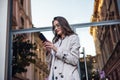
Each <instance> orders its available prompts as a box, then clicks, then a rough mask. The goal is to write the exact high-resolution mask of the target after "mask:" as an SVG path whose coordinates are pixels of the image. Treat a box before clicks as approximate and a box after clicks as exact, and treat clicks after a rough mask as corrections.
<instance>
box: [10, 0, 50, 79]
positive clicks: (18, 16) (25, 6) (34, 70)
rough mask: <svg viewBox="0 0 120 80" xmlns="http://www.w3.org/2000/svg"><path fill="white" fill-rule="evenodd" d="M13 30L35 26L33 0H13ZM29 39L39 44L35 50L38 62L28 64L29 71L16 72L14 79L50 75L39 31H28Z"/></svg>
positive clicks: (41, 77) (42, 77) (37, 77)
mask: <svg viewBox="0 0 120 80" xmlns="http://www.w3.org/2000/svg"><path fill="white" fill-rule="evenodd" d="M12 12H13V13H12V14H13V15H12V30H19V29H28V28H33V24H32V16H31V0H13V9H12ZM26 35H27V39H29V40H30V41H31V42H32V43H36V44H37V49H36V51H35V53H36V55H37V57H35V59H36V64H32V63H31V64H30V66H27V72H25V73H22V74H16V76H15V77H13V80H44V79H45V78H46V77H47V76H48V72H49V71H48V68H47V63H46V57H45V56H46V55H45V53H46V51H45V49H44V48H43V46H42V42H41V40H40V38H39V33H26Z"/></svg>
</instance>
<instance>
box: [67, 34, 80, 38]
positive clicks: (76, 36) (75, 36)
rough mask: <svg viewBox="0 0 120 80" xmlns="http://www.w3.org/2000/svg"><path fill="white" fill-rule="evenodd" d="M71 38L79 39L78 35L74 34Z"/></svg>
mask: <svg viewBox="0 0 120 80" xmlns="http://www.w3.org/2000/svg"><path fill="white" fill-rule="evenodd" d="M69 38H71V39H73V38H78V35H77V34H72V35H70V36H69Z"/></svg>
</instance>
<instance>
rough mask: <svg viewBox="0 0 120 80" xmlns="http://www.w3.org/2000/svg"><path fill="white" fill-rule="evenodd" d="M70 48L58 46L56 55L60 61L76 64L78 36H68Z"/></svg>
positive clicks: (78, 45)
mask: <svg viewBox="0 0 120 80" xmlns="http://www.w3.org/2000/svg"><path fill="white" fill-rule="evenodd" d="M69 46H70V49H69V50H67V49H63V48H59V49H58V50H57V53H56V56H57V57H58V58H59V59H61V60H62V61H64V62H66V63H68V64H71V65H77V63H78V59H79V48H80V43H79V37H78V36H77V35H72V36H70V45H69Z"/></svg>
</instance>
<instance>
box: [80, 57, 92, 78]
mask: <svg viewBox="0 0 120 80" xmlns="http://www.w3.org/2000/svg"><path fill="white" fill-rule="evenodd" d="M86 63H87V71H88V80H91V78H92V69H93V65H92V59H89V61H87V62H86ZM80 69H81V79H82V80H86V73H85V63H84V62H80Z"/></svg>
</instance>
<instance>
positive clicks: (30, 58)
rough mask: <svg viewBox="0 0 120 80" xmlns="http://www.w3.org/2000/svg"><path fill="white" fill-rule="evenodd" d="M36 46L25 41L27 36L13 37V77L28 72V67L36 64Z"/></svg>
mask: <svg viewBox="0 0 120 80" xmlns="http://www.w3.org/2000/svg"><path fill="white" fill-rule="evenodd" d="M35 49H36V45H35V44H32V43H31V42H30V41H29V40H26V39H25V34H22V35H17V36H13V59H12V76H14V75H15V74H16V73H22V72H27V69H26V66H29V65H30V63H35V59H34V57H35V56H36V54H35V52H34V50H35Z"/></svg>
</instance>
